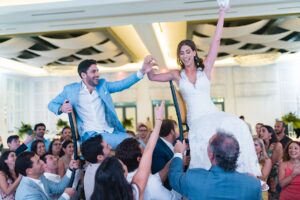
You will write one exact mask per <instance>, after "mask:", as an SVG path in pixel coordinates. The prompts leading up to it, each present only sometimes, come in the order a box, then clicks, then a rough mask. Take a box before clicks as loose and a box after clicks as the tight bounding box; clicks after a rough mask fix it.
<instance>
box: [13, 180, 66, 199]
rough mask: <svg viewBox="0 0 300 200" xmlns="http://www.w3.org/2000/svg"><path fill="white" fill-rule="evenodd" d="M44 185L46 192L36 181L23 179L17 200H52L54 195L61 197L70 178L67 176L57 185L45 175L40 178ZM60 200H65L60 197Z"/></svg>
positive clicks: (17, 192)
mask: <svg viewBox="0 0 300 200" xmlns="http://www.w3.org/2000/svg"><path fill="white" fill-rule="evenodd" d="M40 180H41V181H42V183H43V186H44V188H45V192H46V193H47V194H45V192H44V191H43V190H42V188H41V187H40V186H39V185H37V184H36V183H35V182H34V181H32V180H31V179H29V178H28V177H25V176H24V177H22V180H21V182H20V184H19V186H18V188H17V191H16V196H15V199H16V200H51V199H53V198H51V197H52V196H53V195H60V194H62V193H63V192H64V190H65V188H66V187H67V186H68V184H69V181H70V178H68V177H67V176H66V175H65V176H64V178H63V179H62V180H61V181H60V182H59V183H55V182H52V181H50V180H48V179H47V178H46V177H45V176H44V175H42V176H41V177H40ZM58 200H65V198H63V197H59V198H58Z"/></svg>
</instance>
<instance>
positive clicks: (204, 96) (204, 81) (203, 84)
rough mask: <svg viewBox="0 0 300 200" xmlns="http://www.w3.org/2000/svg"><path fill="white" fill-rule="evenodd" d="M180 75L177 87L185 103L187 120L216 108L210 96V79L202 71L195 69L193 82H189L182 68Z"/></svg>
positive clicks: (213, 110)
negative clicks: (195, 76) (194, 80)
mask: <svg viewBox="0 0 300 200" xmlns="http://www.w3.org/2000/svg"><path fill="white" fill-rule="evenodd" d="M180 76H181V78H180V80H179V89H180V92H181V94H182V96H183V98H184V101H185V103H186V105H187V119H188V121H190V120H193V119H196V118H198V117H199V116H202V115H205V114H208V113H211V112H215V111H216V110H217V108H216V107H215V105H214V103H213V102H212V100H211V96H210V81H209V80H208V78H207V76H206V74H205V73H204V72H203V71H200V70H197V78H196V82H195V84H193V83H192V82H190V80H189V79H188V77H187V75H186V73H185V71H184V70H182V71H181V73H180Z"/></svg>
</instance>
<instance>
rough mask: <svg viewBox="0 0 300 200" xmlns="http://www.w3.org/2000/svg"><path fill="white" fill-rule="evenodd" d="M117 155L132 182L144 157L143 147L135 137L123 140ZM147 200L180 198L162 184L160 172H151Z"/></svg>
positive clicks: (145, 193)
mask: <svg viewBox="0 0 300 200" xmlns="http://www.w3.org/2000/svg"><path fill="white" fill-rule="evenodd" d="M116 157H117V158H118V159H120V160H121V161H122V162H123V163H124V164H125V165H126V167H127V170H128V175H127V181H128V182H129V183H131V181H132V178H133V176H134V174H135V173H136V171H137V168H138V166H139V162H140V160H141V157H142V147H141V145H140V143H139V142H138V141H137V140H136V139H134V138H127V139H125V140H123V141H122V142H121V143H120V144H119V145H118V146H117V148H116ZM144 199H145V200H175V199H178V198H177V196H176V195H175V193H173V192H171V191H169V190H168V189H166V188H165V187H164V186H163V185H162V181H161V178H160V176H159V174H158V173H156V174H150V176H149V178H148V182H147V185H146V188H145V192H144Z"/></svg>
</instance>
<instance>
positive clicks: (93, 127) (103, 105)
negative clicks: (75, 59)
mask: <svg viewBox="0 0 300 200" xmlns="http://www.w3.org/2000/svg"><path fill="white" fill-rule="evenodd" d="M151 62H152V59H151V57H146V58H145V60H144V63H143V67H142V69H141V70H139V71H138V72H137V73H134V74H132V75H130V76H129V77H127V78H125V79H123V80H120V81H115V82H107V81H106V80H105V79H99V70H98V68H97V62H96V61H95V60H84V61H82V62H81V63H80V64H79V65H78V68H77V71H78V74H79V76H80V78H81V79H82V81H81V82H79V83H72V84H69V85H67V86H65V87H64V90H63V91H62V92H61V93H60V94H59V95H58V96H57V97H55V98H54V99H53V100H52V101H51V102H50V103H49V104H48V108H49V110H50V111H52V112H53V113H55V114H57V115H59V114H61V113H69V112H71V111H72V110H73V111H74V112H75V116H76V122H77V127H78V132H79V134H80V137H81V138H80V140H81V142H84V141H85V140H87V139H88V138H90V137H94V136H96V135H99V134H101V135H102V136H103V138H104V140H105V141H106V142H107V143H109V144H110V145H111V146H112V148H113V149H114V148H115V147H116V146H117V145H118V144H119V143H120V142H121V141H122V140H123V139H125V138H127V137H128V135H127V134H126V133H125V129H124V128H123V126H122V124H121V122H120V121H119V119H118V117H117V114H116V111H115V108H114V104H113V101H112V97H111V95H110V94H111V93H114V92H120V91H122V90H124V89H127V88H129V87H130V86H132V85H133V84H135V83H136V82H138V81H139V80H141V79H142V78H143V76H144V74H145V73H148V72H149V71H150V70H152V65H151Z"/></svg>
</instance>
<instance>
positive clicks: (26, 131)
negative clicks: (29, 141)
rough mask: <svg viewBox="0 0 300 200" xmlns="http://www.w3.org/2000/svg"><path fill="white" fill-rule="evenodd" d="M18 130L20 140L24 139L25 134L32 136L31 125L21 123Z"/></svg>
mask: <svg viewBox="0 0 300 200" xmlns="http://www.w3.org/2000/svg"><path fill="white" fill-rule="evenodd" d="M17 129H18V135H19V137H20V138H23V136H24V135H25V134H28V135H32V134H33V130H32V127H31V125H30V124H25V123H24V122H21V126H20V128H17Z"/></svg>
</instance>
